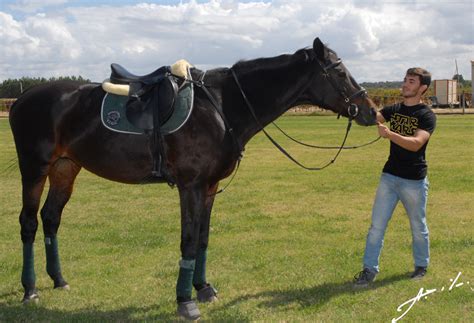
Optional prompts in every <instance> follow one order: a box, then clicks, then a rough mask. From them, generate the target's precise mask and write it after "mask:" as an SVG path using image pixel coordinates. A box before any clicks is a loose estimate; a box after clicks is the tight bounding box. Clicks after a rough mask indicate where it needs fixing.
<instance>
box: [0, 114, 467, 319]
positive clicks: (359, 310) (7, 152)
mask: <svg viewBox="0 0 474 323" xmlns="http://www.w3.org/2000/svg"><path fill="white" fill-rule="evenodd" d="M279 124H280V125H281V126H282V127H283V128H284V129H286V130H288V131H289V132H290V133H291V134H293V135H295V136H296V137H297V138H299V139H303V140H307V141H310V142H313V143H318V144H330V145H337V144H339V143H340V141H341V140H342V137H343V135H344V130H345V127H346V122H345V120H342V119H341V120H337V119H336V118H335V117H328V116H319V117H304V116H287V117H283V118H281V119H280V120H279ZM270 130H271V131H272V133H275V134H276V132H275V131H273V130H272V129H271V128H270ZM375 136H376V129H375V128H373V127H371V128H364V127H358V126H355V125H354V126H353V129H352V132H351V134H350V136H349V142H348V145H351V144H357V143H362V142H366V141H368V140H370V139H373V138H375ZM276 137H277V138H278V140H280V141H281V142H282V143H283V144H285V145H286V146H287V147H289V150H290V151H291V152H292V153H294V154H295V155H296V156H297V157H298V158H300V159H301V160H302V161H303V162H304V163H306V164H309V165H312V166H318V165H322V164H324V163H325V162H326V161H328V160H329V159H331V158H332V156H333V154H334V152H333V151H321V150H308V149H305V148H300V147H297V146H295V145H294V144H291V143H289V142H288V141H287V140H285V139H283V138H281V136H279V135H276ZM387 154H388V142H387V141H385V140H384V141H382V140H381V141H379V142H377V143H376V144H374V145H372V146H370V147H366V148H362V149H358V150H349V151H344V152H343V153H342V155H341V156H340V157H339V159H338V160H337V162H336V163H335V164H334V165H333V166H331V167H329V168H327V169H326V170H324V171H322V172H308V171H304V170H302V169H299V168H297V167H296V166H295V165H293V164H291V163H290V162H289V161H288V160H287V159H285V157H283V156H282V155H281V154H280V153H279V152H278V151H277V150H276V149H275V148H274V147H273V146H272V145H271V144H270V143H269V142H268V140H267V139H266V138H264V137H263V136H262V135H257V136H256V137H255V138H254V139H253V140H252V141H251V142H250V143H249V144H248V145H247V149H246V152H245V157H244V159H243V161H242V165H241V167H240V170H239V172H238V174H237V177H236V178H235V180H234V182H233V183H232V185H231V186H230V187H229V188H228V189H227V191H226V192H225V193H223V194H221V195H219V196H218V197H217V199H216V203H215V206H214V212H213V216H212V223H211V227H212V228H211V236H210V249H209V262H208V278H209V280H210V281H211V282H212V283H213V284H214V285H215V286H216V288H217V289H218V290H219V296H220V300H219V302H217V303H214V304H202V305H200V310H201V312H202V317H203V319H204V320H211V321H271V322H275V321H292V322H293V321H297V322H298V321H323V322H341V321H342V322H349V321H351V322H352V321H356V322H369V321H376V322H378V321H380V322H383V321H386V322H388V321H390V320H391V319H392V318H396V317H398V316H399V315H401V313H399V312H397V311H396V309H397V307H398V306H399V305H400V304H402V303H403V302H405V301H407V300H408V299H410V298H412V297H415V296H416V295H417V293H418V291H419V289H420V288H422V287H423V288H425V289H433V288H437V289H441V288H442V287H443V286H445V288H446V289H447V288H449V286H450V284H451V282H450V279H453V278H455V277H456V275H457V274H458V272H462V275H461V278H460V280H459V281H458V282H464V285H463V286H460V287H458V288H454V289H453V290H452V291H450V292H448V291H446V290H445V291H443V292H441V291H438V292H436V293H434V294H431V295H430V296H428V298H427V299H423V300H421V301H419V302H418V303H417V304H415V306H414V307H413V308H412V309H411V310H410V312H409V313H408V314H407V315H406V316H405V317H404V318H403V319H402V320H401V321H407V322H437V321H438V322H439V321H445V322H467V321H471V322H472V321H473V314H472V312H473V309H474V308H473V304H474V302H473V295H474V291H473V290H474V266H473V256H474V252H473V251H474V248H473V244H474V243H473V233H474V230H473V225H472V214H473V213H472V212H473V211H472V210H473V209H474V202H473V201H474V159H473V157H474V116H438V128H437V130H436V132H435V134H434V135H433V137H432V139H431V143H430V146H429V147H428V161H429V165H430V166H429V167H430V170H429V178H430V182H431V187H430V197H429V202H428V224H429V228H430V234H431V236H430V237H431V266H430V268H429V274H428V276H427V277H425V279H424V280H423V281H421V282H412V281H410V280H408V279H406V274H407V273H408V272H409V271H411V270H412V266H413V264H412V256H411V234H410V229H409V223H408V219H407V217H406V215H405V213H404V210H403V208H402V207H398V208H397V209H396V211H395V214H394V216H393V218H392V221H391V223H390V225H389V228H388V230H387V234H386V239H385V247H384V250H383V252H382V256H381V269H382V271H381V273H380V274H379V276H378V277H377V282H376V283H375V285H374V286H373V288H370V289H367V290H355V289H353V287H352V284H351V279H352V277H353V275H354V274H355V273H356V272H357V271H359V270H360V267H361V258H362V255H363V249H364V245H365V237H366V234H367V230H368V227H369V225H370V211H371V207H372V202H373V197H374V193H375V189H376V186H377V183H378V178H379V176H380V171H381V169H382V166H383V164H384V162H385V160H386V158H387ZM15 159H16V154H15V147H14V144H13V141H12V135H11V132H10V129H9V125H8V121H7V120H6V119H0V221H1V225H0V322H11V321H42V322H69V321H81V322H85V321H87V322H88V321H114V322H115V321H135V320H139V321H143V320H148V321H154V320H157V321H172V320H175V319H176V316H175V302H174V299H175V281H176V278H177V270H178V260H179V258H180V255H179V236H180V229H179V223H180V220H179V202H178V194H177V190H175V189H170V188H168V186H166V185H147V186H136V185H124V184H119V183H114V182H110V181H107V180H104V179H102V178H99V177H97V176H95V175H93V174H91V173H88V172H87V171H84V170H83V171H81V173H80V175H79V176H78V178H77V181H76V185H75V192H74V194H73V197H72V199H71V201H70V202H69V204H68V205H67V206H66V208H65V210H64V213H63V220H62V225H61V228H60V234H59V243H60V253H61V255H62V258H61V261H62V269H63V273H64V276H65V278H66V279H67V280H68V282H69V283H70V285H71V290H70V291H69V292H61V291H57V290H53V289H52V282H51V281H50V280H49V278H48V277H47V274H46V272H45V269H44V268H45V259H44V247H43V243H42V237H43V234H42V229H41V225H40V228H39V230H38V235H37V243H36V249H35V252H36V259H35V260H36V274H37V287H38V288H39V290H40V293H41V300H40V303H39V304H38V305H36V306H31V307H24V306H22V305H21V304H20V300H21V297H22V292H23V291H22V287H21V284H20V274H21V242H20V235H19V230H20V227H19V224H18V214H19V211H20V208H21V205H20V201H21V196H20V192H21V187H20V180H19V179H20V178H19V172H18V167H11V168H9V166H10V165H14V164H15ZM224 183H226V181H224ZM468 281H470V285H468V284H467V282H468Z"/></svg>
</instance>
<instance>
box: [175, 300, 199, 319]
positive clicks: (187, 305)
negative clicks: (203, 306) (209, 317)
mask: <svg viewBox="0 0 474 323" xmlns="http://www.w3.org/2000/svg"><path fill="white" fill-rule="evenodd" d="M177 312H178V315H179V316H180V317H181V318H183V319H185V320H188V321H198V320H199V319H200V318H201V312H199V308H198V307H197V305H196V302H195V301H188V302H181V303H178V311H177Z"/></svg>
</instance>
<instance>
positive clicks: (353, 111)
mask: <svg viewBox="0 0 474 323" xmlns="http://www.w3.org/2000/svg"><path fill="white" fill-rule="evenodd" d="M316 61H317V62H318V64H319V67H321V70H322V71H323V72H322V76H323V77H324V78H325V79H326V80H327V81H328V82H329V83H330V84H331V86H332V87H333V88H334V89H335V90H336V92H337V93H338V94H339V95H340V96H342V97H343V99H344V102H345V103H346V104H348V106H347V115H348V118H349V120H351V119H354V118H355V117H357V115H358V114H359V106H358V105H357V104H355V103H351V101H352V100H353V99H355V98H358V97H366V96H367V91H366V90H365V89H364V88H363V87H361V89H360V90H359V91H357V92H355V93H353V94H351V95H349V96H348V95H346V93H345V91H343V90H341V89H340V88H339V85H338V84H337V83H336V82H334V80H333V79H332V78H331V76H330V74H329V70H331V69H334V68H336V67H337V66H339V65H340V64H341V63H342V60H341V59H340V58H338V60H337V61H336V62H334V63H331V64H328V65H326V66H324V65H322V64H321V62H320V61H319V60H317V59H316ZM340 116H341V112H339V113H338V115H337V117H338V118H339V117H340Z"/></svg>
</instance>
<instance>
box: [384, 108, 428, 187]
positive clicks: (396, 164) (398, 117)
mask: <svg viewBox="0 0 474 323" xmlns="http://www.w3.org/2000/svg"><path fill="white" fill-rule="evenodd" d="M380 113H381V114H382V115H383V117H384V118H385V120H386V121H390V130H391V131H393V132H396V133H398V134H400V135H402V136H405V137H411V136H413V135H414V134H415V131H416V130H417V129H423V130H425V131H428V132H429V133H430V134H432V133H433V131H434V130H435V127H436V115H435V114H434V112H433V111H432V110H431V109H430V108H429V107H428V106H426V105H425V104H418V105H414V106H405V105H404V104H403V103H401V104H395V105H392V106H388V107H385V108H383V109H382V110H381V111H380ZM428 142H429V139H428V141H427V142H426V143H425V144H424V145H423V147H421V148H420V149H419V150H418V151H416V152H413V151H409V150H407V149H405V148H402V147H400V146H399V145H397V144H395V143H393V142H392V141H390V156H389V157H388V161H387V162H386V163H385V166H384V168H383V172H384V173H389V174H392V175H395V176H398V177H402V178H406V179H415V180H418V179H423V178H425V177H426V174H427V170H428V165H427V164H426V159H425V151H426V146H428Z"/></svg>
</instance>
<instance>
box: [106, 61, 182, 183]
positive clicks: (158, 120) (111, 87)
mask: <svg viewBox="0 0 474 323" xmlns="http://www.w3.org/2000/svg"><path fill="white" fill-rule="evenodd" d="M190 66H191V65H190V64H189V63H188V62H186V61H184V60H180V61H178V62H176V63H175V64H174V65H173V66H162V67H160V68H158V69H157V70H155V71H154V72H152V73H150V74H147V75H143V76H138V75H134V74H132V73H130V72H129V71H127V70H126V69H125V68H124V67H123V66H120V65H118V64H115V63H114V64H112V65H111V70H112V71H111V74H110V78H109V79H108V80H105V81H104V82H103V83H102V88H103V89H104V90H105V91H106V92H109V93H113V94H116V95H122V96H127V97H128V100H127V103H126V117H127V119H128V121H129V122H130V123H131V124H132V125H134V126H135V127H137V128H139V129H143V130H145V133H146V134H148V135H149V136H150V144H151V147H150V148H151V151H152V155H153V158H154V163H153V164H154V165H153V170H152V176H154V177H161V178H163V177H164V179H166V180H167V181H168V183H170V184H173V181H172V179H171V177H170V176H169V175H168V173H167V171H166V169H165V168H164V165H163V163H162V160H165V159H166V158H165V152H164V149H163V138H162V134H161V132H160V126H162V125H163V124H164V123H165V122H166V121H168V119H169V118H170V117H171V115H172V114H173V110H174V106H175V105H174V103H175V100H176V98H177V96H178V89H179V87H178V78H177V76H178V77H182V78H183V79H186V78H187V75H188V73H187V71H188V68H189V67H190ZM183 71H184V75H180V74H175V73H173V72H176V73H183Z"/></svg>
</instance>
